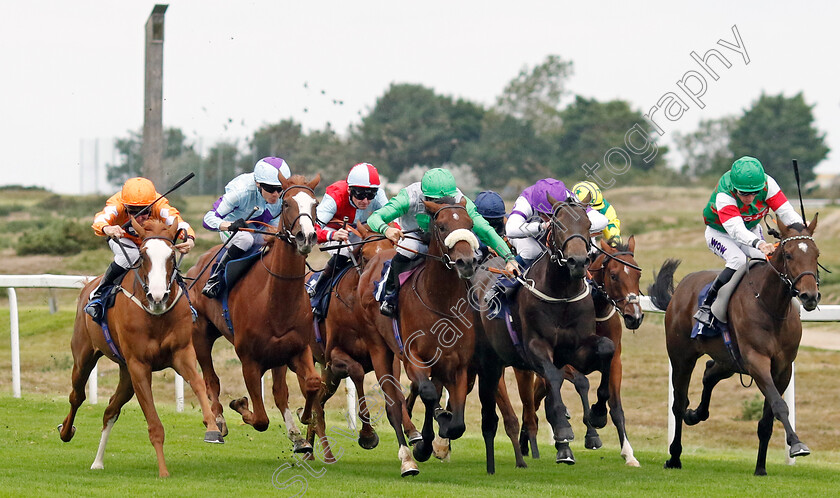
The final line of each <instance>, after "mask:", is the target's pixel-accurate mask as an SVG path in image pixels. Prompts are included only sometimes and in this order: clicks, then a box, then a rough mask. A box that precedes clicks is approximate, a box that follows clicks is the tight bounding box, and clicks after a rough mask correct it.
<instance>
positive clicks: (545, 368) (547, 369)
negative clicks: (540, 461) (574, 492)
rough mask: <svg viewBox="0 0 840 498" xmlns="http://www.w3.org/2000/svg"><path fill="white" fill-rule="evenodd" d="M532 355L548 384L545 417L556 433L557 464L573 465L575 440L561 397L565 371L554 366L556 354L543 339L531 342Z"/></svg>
mask: <svg viewBox="0 0 840 498" xmlns="http://www.w3.org/2000/svg"><path fill="white" fill-rule="evenodd" d="M530 346H531V354H532V355H533V357H534V358H535V360H536V361H535V363H536V364H537V368H539V370H540V371H539V372H537V373H539V374H541V375H542V376H543V377H544V378H545V380H546V382H547V383H548V390H547V392H546V394H547V396H546V398H545V416H546V418H547V419H548V423H549V424H551V428H552V430H553V432H554V447H555V448H556V449H557V455H556V456H555V462H556V463H566V464H569V465H573V464H574V463H575V457H574V454H573V453H572V449H571V448H570V447H569V442H571V441H573V440H574V439H575V434H574V432H573V431H572V426H571V425H570V424H569V421H568V420H567V419H566V417H565V413H566V406H565V405H564V404H563V399H562V398H561V397H560V387H561V386H562V385H563V370H561V369H559V368H557V367H556V366H554V353H553V350H552V347H551V345H549V344H548V343H546V342H545V341H543V340H541V339H535V340H532V341H531V344H530Z"/></svg>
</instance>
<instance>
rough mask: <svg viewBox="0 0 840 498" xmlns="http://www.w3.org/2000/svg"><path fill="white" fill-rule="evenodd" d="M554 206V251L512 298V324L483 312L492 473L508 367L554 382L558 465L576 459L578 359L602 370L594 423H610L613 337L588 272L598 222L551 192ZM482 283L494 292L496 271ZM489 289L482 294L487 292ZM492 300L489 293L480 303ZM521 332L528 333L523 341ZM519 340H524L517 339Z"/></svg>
mask: <svg viewBox="0 0 840 498" xmlns="http://www.w3.org/2000/svg"><path fill="white" fill-rule="evenodd" d="M547 200H548V201H549V202H551V205H552V206H554V210H553V214H552V217H551V223H550V229H549V230H548V233H547V239H546V243H547V246H548V248H547V250H546V251H544V252H543V254H542V255H541V256H540V257H539V258H538V259H537V260H536V261H535V262H534V263H533V265H532V266H531V268H530V269H529V270H528V272H527V273H526V275H525V277H524V278H523V281H524V285H523V287H524V288H523V289H520V290H519V292H518V294H517V295H516V299H514V301H513V302H512V303H511V310H510V313H511V317H512V319H513V324H512V328H511V330H510V331H509V330H508V327H507V326H506V324H505V320H506V318H498V319H490V318H488V317H487V315H486V314H485V313H481V324H482V327H480V328H479V331H478V334H477V344H476V357H477V358H479V360H480V371H479V391H478V393H479V398H480V399H481V415H482V422H481V430H482V435H483V436H484V444H485V451H486V458H487V472H488V473H493V472H494V471H495V462H494V452H493V439H494V437H495V434H496V427H497V425H498V417H497V416H496V413H495V406H494V405H495V402H494V397H495V392H496V389H497V385H498V382H499V377H500V376H501V374H502V371H503V369H504V367H505V366H506V365H513V366H514V367H516V368H520V369H526V370H532V371H535V372H536V373H538V374H539V375H541V376H542V377H544V378H545V379H546V380H547V382H548V386H549V389H548V396H547V400H546V406H545V411H546V418H547V419H548V421H549V423H550V424H551V426H552V429H553V431H554V440H555V446H556V447H557V450H558V451H557V456H556V461H557V462H564V463H570V464H571V463H574V456H573V455H572V451H571V449H570V448H569V445H568V443H569V441H572V440H573V439H574V434H573V432H572V428H571V426H570V425H569V423H568V421H567V420H566V418H565V417H564V414H565V412H566V408H565V406H564V405H563V401H562V399H561V398H560V385H561V384H562V382H563V370H562V368H563V366H564V365H567V364H570V365H572V366H574V367H575V368H577V369H578V370H579V371H581V372H584V373H590V372H592V371H593V370H599V371H600V372H601V376H602V377H601V384H600V386H599V387H598V391H597V392H598V401H597V402H596V404H595V405H593V406H592V410H591V413H590V422H591V423H592V425H593V426H595V427H603V426H604V425H605V424H606V420H607V406H606V404H607V399H608V398H609V387H608V383H609V378H610V362H611V360H612V357H613V352H614V351H615V346H614V345H613V342H612V341H611V340H610V339H608V338H606V337H599V336H597V335H595V307H594V305H593V301H592V296H591V295H590V289H589V286H588V284H587V283H586V281H585V280H584V278H583V277H584V276H585V273H586V262H587V259H588V252H589V227H590V222H589V219H588V218H587V216H586V212H585V209H584V207H583V206H582V205H580V204H578V203H565V202H564V203H560V202H558V201H557V200H556V199H554V198H552V197H551V196H550V195H549V196H548V197H547ZM484 277H485V280H484V281H483V282H482V283H481V284H479V285H477V287H476V288H477V289H484V291H485V292H486V291H487V290H489V288H490V287H491V286H492V277H491V276H490V274H489V273H488V274H486V275H484ZM479 292H481V291H479ZM473 302H474V303H475V302H479V303H480V302H484V298H483V296H480V297H479V298H478V299H476V300H474V301H473ZM515 331H520V333H521V339H520V338H519V337H515V336H516V332H515ZM517 342H518V344H517Z"/></svg>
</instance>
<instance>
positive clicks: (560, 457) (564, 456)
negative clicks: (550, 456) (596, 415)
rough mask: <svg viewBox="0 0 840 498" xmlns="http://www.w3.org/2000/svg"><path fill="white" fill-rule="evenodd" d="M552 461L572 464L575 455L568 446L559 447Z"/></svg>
mask: <svg viewBox="0 0 840 498" xmlns="http://www.w3.org/2000/svg"><path fill="white" fill-rule="evenodd" d="M554 463H565V464H566V465H574V464H575V456H574V455H573V454H572V449H571V448H569V447H568V446H567V447H565V448H560V449H559V450H558V451H557V456H556V457H555V459H554Z"/></svg>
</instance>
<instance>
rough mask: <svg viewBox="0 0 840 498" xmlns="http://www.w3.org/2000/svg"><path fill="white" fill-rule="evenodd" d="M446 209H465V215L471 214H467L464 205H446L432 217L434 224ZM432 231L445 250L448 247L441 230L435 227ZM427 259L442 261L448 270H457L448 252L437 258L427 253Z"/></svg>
mask: <svg viewBox="0 0 840 498" xmlns="http://www.w3.org/2000/svg"><path fill="white" fill-rule="evenodd" d="M444 209H463V210H464V212H465V213H467V217H469V212H467V208H466V207H464V206H462V205H460V204H453V205H445V206H442V207H441V208H440V209H439V210H438V211H437V212H436V213H435V214H434V216H432V220H431V221H432V222H434V221H435V220H436V219H437V217H438V215H439V214H440V213H441V212H442V211H443V210H444ZM432 224H433V223H432ZM430 231H431V233H432V236H433V237H434V238H435V239H436V240H437V241H438V243H439V244H440V247H441V248H445V247H446V243H445V242H444V241H443V239H442V238H441V236H440V230H439V229H438V227H437V226H436V225H435V226H433V228H432V230H430ZM426 257H427V258H431V259H434V260H437V261H440V262H441V263H443V265H444V266H446V269H448V270H451V269H453V268H455V262H454V261H452V258H450V257H449V253H447V252H446V251H444V252H443V256H435V255H433V254H428V253H426Z"/></svg>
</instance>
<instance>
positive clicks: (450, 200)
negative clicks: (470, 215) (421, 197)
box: [427, 195, 458, 205]
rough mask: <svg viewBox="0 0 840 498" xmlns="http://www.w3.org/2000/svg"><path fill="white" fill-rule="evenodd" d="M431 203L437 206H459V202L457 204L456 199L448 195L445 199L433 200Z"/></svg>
mask: <svg viewBox="0 0 840 498" xmlns="http://www.w3.org/2000/svg"><path fill="white" fill-rule="evenodd" d="M427 200H428V199H427ZM429 201H430V202H434V203H435V204H447V205H452V204H458V203H457V202H455V197H453V196H451V195H447V196H445V197H440V198H438V199H431V200H429Z"/></svg>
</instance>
